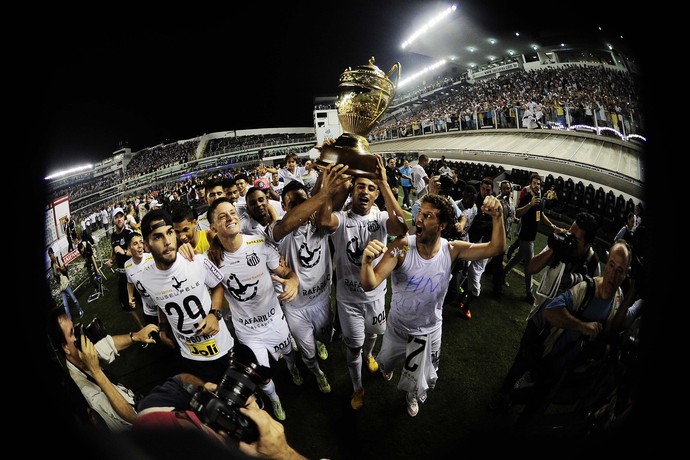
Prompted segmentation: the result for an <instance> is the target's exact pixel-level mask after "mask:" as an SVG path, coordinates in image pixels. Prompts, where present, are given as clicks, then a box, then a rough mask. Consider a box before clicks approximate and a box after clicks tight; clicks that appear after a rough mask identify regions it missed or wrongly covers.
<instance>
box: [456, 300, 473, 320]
mask: <svg viewBox="0 0 690 460" xmlns="http://www.w3.org/2000/svg"><path fill="white" fill-rule="evenodd" d="M458 307H459V311H460V317H461V318H463V319H472V312H471V311H470V307H469V306H468V305H466V304H465V303H464V302H460V303H459V304H458Z"/></svg>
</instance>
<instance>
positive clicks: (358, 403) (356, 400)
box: [350, 388, 364, 410]
mask: <svg viewBox="0 0 690 460" xmlns="http://www.w3.org/2000/svg"><path fill="white" fill-rule="evenodd" d="M350 405H351V406H352V408H353V409H354V410H359V409H361V408H362V407H363V406H364V388H362V389H360V390H357V391H355V392H354V393H352V400H351V401H350Z"/></svg>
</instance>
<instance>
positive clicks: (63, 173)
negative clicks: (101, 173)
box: [43, 163, 93, 180]
mask: <svg viewBox="0 0 690 460" xmlns="http://www.w3.org/2000/svg"><path fill="white" fill-rule="evenodd" d="M91 168H93V165H92V164H91V163H89V164H85V165H82V166H76V167H74V168H70V169H65V170H62V171H58V172H55V173H53V174H50V175H49V176H46V177H44V178H43V180H51V179H56V178H58V177H62V176H66V175H68V174H74V173H78V172H80V171H85V170H87V169H91Z"/></svg>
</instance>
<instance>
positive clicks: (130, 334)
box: [129, 332, 136, 343]
mask: <svg viewBox="0 0 690 460" xmlns="http://www.w3.org/2000/svg"><path fill="white" fill-rule="evenodd" d="M129 340H131V341H132V343H134V342H136V340H134V332H130V333H129Z"/></svg>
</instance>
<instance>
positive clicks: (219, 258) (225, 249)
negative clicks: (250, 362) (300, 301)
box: [207, 198, 303, 420]
mask: <svg viewBox="0 0 690 460" xmlns="http://www.w3.org/2000/svg"><path fill="white" fill-rule="evenodd" d="M208 218H209V222H210V224H211V229H212V230H213V231H214V232H216V236H217V238H215V239H214V240H213V241H211V248H210V249H209V250H208V253H207V254H208V256H209V258H210V259H211V260H212V261H213V262H214V263H215V264H216V265H217V266H218V267H219V270H220V272H221V276H222V278H223V282H222V285H223V288H224V289H225V298H226V299H227V301H228V303H229V304H230V310H231V311H232V323H233V324H234V326H235V335H236V336H237V339H238V340H239V341H240V342H241V343H243V344H244V345H247V346H248V347H249V348H251V350H252V351H253V352H254V356H255V357H256V359H257V363H258V364H259V365H260V366H262V367H264V368H270V361H269V355H270V356H271V357H272V358H273V359H274V360H276V361H277V360H278V359H279V358H280V355H282V356H283V357H284V358H285V362H286V363H287V366H288V369H289V370H290V374H291V375H292V380H293V382H294V383H295V385H301V384H302V382H303V380H302V376H301V375H300V372H299V369H298V368H297V363H296V356H295V352H294V350H293V348H292V344H291V341H290V338H291V337H290V330H289V328H288V324H287V321H286V320H285V315H284V314H283V310H282V308H281V306H280V302H291V301H292V300H294V298H295V296H296V295H297V288H298V286H299V280H298V278H297V275H296V274H295V272H293V271H292V270H290V268H288V267H287V266H285V265H282V264H280V256H279V254H278V251H276V249H275V248H273V247H271V246H270V245H268V244H266V242H265V239H264V237H263V236H259V235H243V234H242V233H240V218H239V216H238V214H237V210H236V209H235V206H234V205H233V204H232V203H231V202H230V200H229V199H228V198H219V199H217V200H216V201H214V202H213V203H212V204H211V206H209V208H208ZM273 281H276V282H278V283H280V284H281V285H282V291H283V292H282V293H281V294H280V295H276V290H275V288H274V286H273ZM259 373H260V374H261V375H270V373H269V372H267V371H266V372H259ZM261 388H262V389H263V391H264V393H266V396H268V398H269V399H270V400H271V403H272V405H273V414H274V415H275V417H276V418H277V419H278V420H285V411H284V410H283V406H282V404H281V402H280V398H279V397H278V394H277V393H276V390H275V384H274V383H273V380H272V379H270V378H268V379H267V380H265V381H264V382H263V385H262V387H261Z"/></svg>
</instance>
